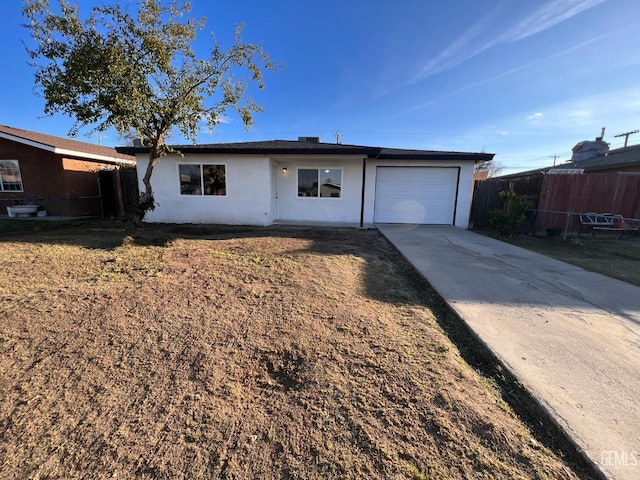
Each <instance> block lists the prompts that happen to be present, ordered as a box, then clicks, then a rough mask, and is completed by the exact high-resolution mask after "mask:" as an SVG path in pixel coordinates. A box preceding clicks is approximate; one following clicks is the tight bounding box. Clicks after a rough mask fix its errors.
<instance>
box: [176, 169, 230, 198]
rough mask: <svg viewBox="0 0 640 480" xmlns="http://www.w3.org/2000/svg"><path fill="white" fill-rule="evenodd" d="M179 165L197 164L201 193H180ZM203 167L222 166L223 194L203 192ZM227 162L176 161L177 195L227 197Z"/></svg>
mask: <svg viewBox="0 0 640 480" xmlns="http://www.w3.org/2000/svg"><path fill="white" fill-rule="evenodd" d="M181 165H187V166H197V167H200V190H201V193H199V194H195V193H182V182H181V181H180V166H181ZM204 167H224V195H206V194H205V193H204V175H203V172H204ZM227 167H228V166H227V163H226V162H210V163H208V162H178V163H176V174H177V177H178V195H180V196H181V197H196V198H198V197H200V198H202V197H204V198H220V197H223V198H224V197H227V196H229V182H228V180H227V173H228V168H227Z"/></svg>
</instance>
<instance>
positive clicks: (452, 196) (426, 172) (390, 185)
mask: <svg viewBox="0 0 640 480" xmlns="http://www.w3.org/2000/svg"><path fill="white" fill-rule="evenodd" d="M457 182H458V169H457V168H434V167H378V169H377V176H376V203H375V213H374V220H375V221H376V222H378V223H425V224H440V225H451V224H452V223H453V215H454V212H455V200H456V186H457Z"/></svg>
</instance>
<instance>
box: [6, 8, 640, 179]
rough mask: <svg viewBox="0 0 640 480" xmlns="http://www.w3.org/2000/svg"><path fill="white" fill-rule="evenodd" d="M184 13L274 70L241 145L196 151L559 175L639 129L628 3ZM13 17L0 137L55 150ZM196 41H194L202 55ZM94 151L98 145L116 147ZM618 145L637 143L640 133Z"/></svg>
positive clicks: (239, 135)
mask: <svg viewBox="0 0 640 480" xmlns="http://www.w3.org/2000/svg"><path fill="white" fill-rule="evenodd" d="M79 3H80V5H81V8H83V7H89V6H90V5H91V4H92V2H90V1H80V2H79ZM123 3H126V2H123ZM8 4H10V5H9V6H7V5H8ZM192 4H193V15H195V16H197V17H206V18H207V19H208V21H207V25H206V30H207V31H213V32H215V35H216V38H217V39H218V41H219V42H220V43H221V44H222V45H223V46H224V45H225V44H227V45H228V42H229V40H230V37H231V34H232V32H233V26H234V24H236V23H241V22H244V23H245V24H246V28H245V32H244V35H243V37H244V38H245V40H247V41H252V42H259V41H262V42H263V43H264V47H265V50H266V51H268V52H269V53H270V55H271V57H272V58H273V59H274V60H277V61H279V62H280V63H282V64H284V68H282V69H280V70H278V71H276V72H273V73H272V72H268V73H267V74H266V78H265V80H266V88H265V89H264V90H262V91H258V92H252V96H253V97H254V99H255V100H256V101H257V102H258V103H260V104H262V105H263V107H264V109H265V112H264V113H262V114H258V115H257V116H256V118H255V121H256V124H255V125H254V127H253V128H252V129H251V130H250V131H249V132H247V131H245V129H244V127H243V126H242V122H241V121H240V119H239V118H237V117H235V116H234V115H232V114H230V115H229V117H228V118H227V119H226V121H225V123H224V124H222V125H220V126H219V127H218V128H217V129H216V131H215V133H214V134H210V133H209V132H207V130H206V129H203V132H202V135H201V136H200V138H199V143H212V142H235V141H253V140H270V139H296V138H297V137H298V136H319V137H320V138H321V140H322V141H326V142H335V141H336V137H335V133H336V132H340V136H341V140H342V142H343V143H347V144H357V145H372V146H385V147H397V148H418V149H433V150H451V151H474V152H480V151H483V152H490V153H495V154H496V158H495V159H496V161H497V162H499V163H500V164H501V165H502V166H503V167H504V170H503V173H513V172H516V171H519V170H528V169H532V168H538V167H543V166H547V165H551V164H552V163H553V160H552V159H551V158H550V157H551V156H552V155H559V156H560V158H559V159H558V161H559V162H562V161H566V160H569V158H570V157H571V148H572V147H573V146H574V145H575V144H576V143H577V142H579V141H581V140H586V139H593V138H594V137H596V136H598V135H599V134H600V129H601V127H607V133H606V135H605V140H606V141H608V142H610V143H611V147H612V148H616V147H619V146H622V145H623V143H624V139H622V138H615V137H614V135H615V134H619V133H623V132H627V131H630V130H635V129H637V128H640V48H639V47H640V22H639V20H638V19H639V18H640V2H638V1H637V0H553V1H549V0H482V1H478V0H448V1H447V2H436V1H428V0H402V1H398V0H394V1H382V0H341V1H337V0H322V1H316V0H305V1H294V0H269V1H268V2H267V1H256V0H253V1H249V0H235V1H231V0H218V1H210V0H195V1H193V2H192ZM20 8H21V2H18V1H15V0H14V1H12V2H6V3H4V4H3V6H2V11H3V13H4V18H5V21H4V28H3V29H2V30H1V31H0V48H1V52H2V58H3V65H4V66H5V72H4V73H3V74H2V75H0V96H1V100H0V123H2V124H5V125H11V126H14V127H19V128H26V129H30V130H35V131H39V132H43V133H49V134H53V135H60V136H65V135H66V134H67V132H68V130H69V127H70V125H71V123H72V121H71V120H70V119H68V118H65V117H63V116H61V115H58V116H55V117H48V118H47V117H44V115H43V112H42V110H43V106H44V100H43V99H42V98H39V97H37V96H35V95H34V87H33V70H32V69H31V67H29V66H28V65H27V60H28V58H27V54H26V52H25V50H24V47H23V44H22V41H28V40H29V38H28V32H27V31H26V29H24V28H23V27H22V26H21V25H22V23H23V19H22V17H21V14H20ZM207 31H203V32H201V34H200V37H199V39H198V41H197V50H199V51H201V52H203V54H204V53H205V52H206V48H207V46H208V45H209V44H210V37H209V36H208V33H207ZM88 132H89V130H88V129H86V130H83V131H82V133H84V134H88ZM82 133H81V135H80V136H79V137H78V139H80V140H83V141H92V142H96V143H97V142H98V138H97V136H88V135H87V136H83V134H82ZM106 135H107V136H106V137H103V138H102V139H101V142H102V143H103V144H105V145H118V144H120V143H122V142H121V141H120V140H119V138H118V136H117V134H116V133H114V132H107V134H106ZM174 138H175V139H176V140H175V143H182V141H181V139H180V138H179V137H178V136H176V137H174ZM629 143H630V144H635V143H640V133H639V134H637V135H634V136H631V137H630V138H629Z"/></svg>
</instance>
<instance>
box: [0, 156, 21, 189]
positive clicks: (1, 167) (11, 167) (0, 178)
mask: <svg viewBox="0 0 640 480" xmlns="http://www.w3.org/2000/svg"><path fill="white" fill-rule="evenodd" d="M0 192H22V176H21V175H20V165H19V164H18V160H0Z"/></svg>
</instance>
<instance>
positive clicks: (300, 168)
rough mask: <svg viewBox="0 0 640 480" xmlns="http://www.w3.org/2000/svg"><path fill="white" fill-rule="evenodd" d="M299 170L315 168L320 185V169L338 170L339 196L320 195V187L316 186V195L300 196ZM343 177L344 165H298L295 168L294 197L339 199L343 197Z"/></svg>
mask: <svg viewBox="0 0 640 480" xmlns="http://www.w3.org/2000/svg"><path fill="white" fill-rule="evenodd" d="M300 170H316V171H317V172H318V185H320V171H321V170H340V196H338V197H331V196H329V197H322V196H320V188H318V195H316V196H315V197H307V196H300V183H299V182H300V177H299V175H300V174H299V173H298V172H299V171H300ZM343 179H344V167H329V166H324V167H306V166H304V167H303V166H300V167H297V168H296V190H295V194H296V198H303V199H308V200H310V199H315V200H324V199H331V200H341V199H342V198H343V189H344V186H343Z"/></svg>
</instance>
